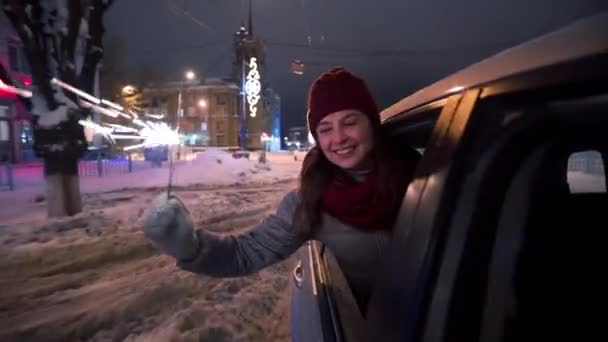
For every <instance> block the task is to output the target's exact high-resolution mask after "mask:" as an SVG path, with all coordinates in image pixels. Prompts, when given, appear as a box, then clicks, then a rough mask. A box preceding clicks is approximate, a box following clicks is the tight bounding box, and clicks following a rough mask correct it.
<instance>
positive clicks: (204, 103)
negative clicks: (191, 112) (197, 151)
mask: <svg viewBox="0 0 608 342" xmlns="http://www.w3.org/2000/svg"><path fill="white" fill-rule="evenodd" d="M198 106H199V107H200V108H201V109H202V110H205V108H207V100H205V99H203V98H201V99H199V100H198ZM204 114H205V137H206V138H207V139H206V140H203V141H201V143H202V144H204V141H207V143H208V141H209V139H210V137H209V111H208V110H205V113H204ZM202 130H203V129H202V127H201V131H202ZM201 133H202V132H201Z"/></svg>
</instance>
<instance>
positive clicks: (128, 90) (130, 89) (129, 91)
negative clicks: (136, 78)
mask: <svg viewBox="0 0 608 342" xmlns="http://www.w3.org/2000/svg"><path fill="white" fill-rule="evenodd" d="M121 92H122V95H123V96H130V95H133V94H134V93H135V87H134V86H132V85H130V84H127V85H126V86H124V87H122V90H121Z"/></svg>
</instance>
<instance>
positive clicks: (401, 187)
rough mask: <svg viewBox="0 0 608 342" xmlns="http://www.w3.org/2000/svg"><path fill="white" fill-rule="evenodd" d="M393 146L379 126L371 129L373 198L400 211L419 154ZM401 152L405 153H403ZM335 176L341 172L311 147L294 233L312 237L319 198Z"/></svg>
mask: <svg viewBox="0 0 608 342" xmlns="http://www.w3.org/2000/svg"><path fill="white" fill-rule="evenodd" d="M395 145H396V144H395V143H393V142H392V141H391V139H390V138H389V137H388V135H387V134H383V132H382V130H381V128H380V127H379V126H376V127H374V147H373V149H372V151H371V158H372V162H373V167H374V170H375V171H376V172H377V173H378V179H380V180H381V182H380V183H379V186H378V189H377V193H376V198H383V199H385V201H386V203H390V208H391V209H392V210H393V211H395V213H396V211H397V210H399V207H400V204H401V201H402V199H403V195H404V193H405V189H406V187H407V184H409V182H410V180H411V179H412V176H413V172H414V168H415V165H416V162H417V160H418V158H419V154H417V152H416V151H415V150H413V149H411V148H406V149H402V150H401V151H399V150H398V149H397V147H399V148H403V147H402V146H395ZM404 150H406V151H405V152H404ZM334 172H344V171H343V170H341V169H340V168H338V167H337V166H335V165H334V164H332V163H331V162H330V161H329V160H327V158H326V157H325V155H324V154H323V152H322V151H321V149H320V148H319V147H318V146H315V147H313V148H312V149H311V150H310V151H309V152H308V153H307V154H306V157H305V158H304V161H303V162H302V170H301V172H300V179H299V183H300V184H299V189H298V193H299V195H300V203H299V204H298V206H297V208H296V212H295V217H294V221H293V227H294V230H295V232H296V233H298V234H300V235H303V236H305V237H310V236H312V235H313V234H314V233H315V232H316V230H317V229H318V227H319V225H320V224H321V219H322V216H321V213H322V210H321V197H322V195H323V191H324V190H325V187H326V186H327V185H328V184H329V183H330V182H331V181H332V178H333V175H334Z"/></svg>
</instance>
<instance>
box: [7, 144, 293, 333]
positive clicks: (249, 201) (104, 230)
mask: <svg viewBox="0 0 608 342" xmlns="http://www.w3.org/2000/svg"><path fill="white" fill-rule="evenodd" d="M218 158H219V159H220V160H221V163H218V162H217V159H218ZM269 166H270V170H268V169H267V168H260V167H256V163H255V162H252V161H246V160H234V159H232V158H230V157H228V156H226V155H225V154H222V153H220V152H217V151H210V152H209V153H205V154H204V155H201V156H199V158H197V159H196V160H193V161H192V162H191V163H182V164H180V165H178V166H177V167H176V170H175V183H176V185H177V186H176V188H175V193H176V194H177V195H178V196H180V197H181V198H182V199H183V200H184V202H185V203H186V204H187V206H188V207H189V209H190V210H191V212H192V214H193V217H194V219H195V222H196V223H197V226H198V227H200V228H202V229H208V230H210V231H214V232H218V233H228V232H237V231H241V230H245V229H249V228H251V227H253V226H254V225H255V224H257V223H259V222H261V221H262V220H263V218H264V217H266V216H267V215H268V214H269V213H271V212H272V211H273V210H274V208H275V206H276V204H277V203H278V201H279V200H280V199H281V197H282V196H283V195H284V194H285V193H286V192H287V191H289V190H291V189H293V188H294V187H295V186H296V182H295V177H296V176H297V172H298V170H299V166H300V164H299V163H297V162H294V161H293V160H291V162H289V163H282V162H272V159H271V162H270V163H269ZM243 172H244V173H245V175H243V174H242V173H243ZM125 176H126V177H125ZM112 178H114V179H113V180H112ZM125 178H126V179H125ZM166 182H167V169H166V168H162V169H150V170H143V171H138V172H137V173H133V174H127V175H123V176H120V177H119V176H113V177H107V178H104V177H102V178H98V177H89V178H83V179H81V187H82V189H83V202H84V210H83V212H82V213H80V214H78V215H76V216H74V217H69V218H61V219H50V220H48V219H46V217H45V215H44V211H45V203H44V201H41V202H38V203H37V202H35V201H33V199H32V198H31V197H30V196H35V195H37V194H39V192H41V191H42V190H43V189H41V188H39V187H36V186H30V187H25V188H24V189H22V190H17V191H15V192H12V193H11V192H0V201H1V202H0V203H2V205H1V206H0V207H1V208H2V209H1V212H0V274H1V277H0V341H42V340H44V341H74V340H88V341H199V340H201V341H288V340H290V334H289V329H290V326H289V318H288V314H287V313H288V302H289V293H288V289H289V286H288V285H289V279H290V278H289V273H290V269H291V265H292V264H293V260H287V261H286V262H284V263H280V264H278V265H275V266H272V267H270V268H267V269H265V270H262V271H261V272H258V273H256V274H253V275H251V276H247V277H241V278H232V279H217V278H210V277H206V276H202V275H195V274H191V273H188V272H185V271H181V270H179V269H178V268H177V267H176V266H175V261H174V260H173V259H172V258H170V257H168V256H165V255H162V254H161V253H159V252H158V251H157V249H156V248H155V247H154V246H153V245H152V244H151V243H150V242H149V241H148V240H147V239H145V237H144V236H143V232H142V224H143V219H144V217H145V214H146V211H147V208H148V207H149V205H150V202H151V201H152V199H153V198H154V197H156V196H157V195H158V194H159V193H160V192H161V191H165V185H166ZM96 186H97V188H96ZM9 195H10V196H9ZM20 201H27V203H28V204H29V205H28V206H27V211H21V212H17V213H15V212H11V211H10V210H8V211H7V210H4V207H10V208H12V209H13V211H14V210H15V209H16V208H17V207H19V202H20ZM22 204H23V203H22ZM16 215H20V217H16ZM7 218H8V219H10V220H7ZM9 221H10V222H9Z"/></svg>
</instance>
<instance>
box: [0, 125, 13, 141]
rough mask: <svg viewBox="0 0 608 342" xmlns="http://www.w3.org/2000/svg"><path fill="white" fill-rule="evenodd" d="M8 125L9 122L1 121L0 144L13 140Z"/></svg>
mask: <svg viewBox="0 0 608 342" xmlns="http://www.w3.org/2000/svg"><path fill="white" fill-rule="evenodd" d="M8 123H9V122H8V120H0V142H6V141H9V140H10V138H11V136H10V130H9V126H8Z"/></svg>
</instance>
